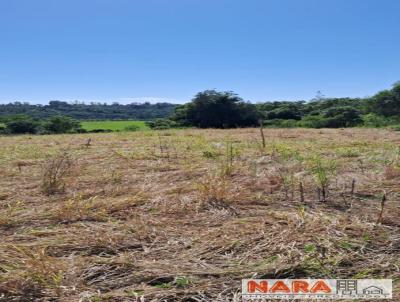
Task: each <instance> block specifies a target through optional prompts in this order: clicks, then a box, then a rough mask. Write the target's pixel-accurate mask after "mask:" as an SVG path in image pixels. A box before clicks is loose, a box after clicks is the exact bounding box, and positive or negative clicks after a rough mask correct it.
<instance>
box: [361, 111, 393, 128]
mask: <svg viewBox="0 0 400 302" xmlns="http://www.w3.org/2000/svg"><path fill="white" fill-rule="evenodd" d="M362 120H363V124H364V126H365V127H385V126H388V125H389V123H390V122H389V121H388V119H387V118H384V117H383V116H380V115H377V114H375V113H369V114H366V115H364V116H363V117H362Z"/></svg>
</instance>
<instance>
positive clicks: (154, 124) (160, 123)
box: [146, 118, 178, 130]
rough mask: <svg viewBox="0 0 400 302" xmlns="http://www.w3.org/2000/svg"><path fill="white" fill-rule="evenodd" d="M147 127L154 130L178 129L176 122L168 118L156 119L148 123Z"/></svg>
mask: <svg viewBox="0 0 400 302" xmlns="http://www.w3.org/2000/svg"><path fill="white" fill-rule="evenodd" d="M146 125H147V126H149V128H151V129H153V130H163V129H171V128H176V127H177V126H178V124H177V123H176V122H175V121H172V120H170V119H166V118H163V119H156V120H154V121H148V122H146Z"/></svg>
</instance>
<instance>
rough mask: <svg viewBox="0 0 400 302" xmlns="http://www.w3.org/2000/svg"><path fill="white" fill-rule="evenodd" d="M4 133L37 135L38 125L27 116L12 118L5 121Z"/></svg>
mask: <svg viewBox="0 0 400 302" xmlns="http://www.w3.org/2000/svg"><path fill="white" fill-rule="evenodd" d="M5 125H6V129H5V131H6V132H7V133H10V134H26V133H31V134H34V133H37V132H38V131H39V127H40V123H39V122H38V121H35V120H33V119H32V118H31V117H29V116H14V117H10V118H9V119H8V120H7V121H5Z"/></svg>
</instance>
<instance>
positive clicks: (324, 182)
mask: <svg viewBox="0 0 400 302" xmlns="http://www.w3.org/2000/svg"><path fill="white" fill-rule="evenodd" d="M311 172H312V173H313V176H314V180H315V182H316V184H317V186H318V188H317V191H318V195H319V196H318V199H319V201H322V202H325V201H326V198H327V194H328V187H329V184H330V180H331V177H332V176H333V175H334V173H335V172H336V162H335V161H333V160H322V159H321V158H320V157H315V158H313V159H312V161H311Z"/></svg>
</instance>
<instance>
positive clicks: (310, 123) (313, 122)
mask: <svg viewBox="0 0 400 302" xmlns="http://www.w3.org/2000/svg"><path fill="white" fill-rule="evenodd" d="M298 125H299V126H300V127H304V128H324V127H326V120H325V119H324V117H323V116H321V115H308V116H306V117H305V118H303V119H302V120H301V121H299V123H298Z"/></svg>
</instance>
